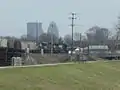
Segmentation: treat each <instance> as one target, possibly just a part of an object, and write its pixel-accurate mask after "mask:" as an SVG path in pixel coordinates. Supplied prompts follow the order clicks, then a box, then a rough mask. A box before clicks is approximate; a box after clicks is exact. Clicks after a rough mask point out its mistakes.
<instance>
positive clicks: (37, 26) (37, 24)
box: [36, 22, 39, 44]
mask: <svg viewBox="0 0 120 90" xmlns="http://www.w3.org/2000/svg"><path fill="white" fill-rule="evenodd" d="M38 30H39V22H37V23H36V44H38V40H39V39H38V38H39V36H38V33H39V32H38Z"/></svg>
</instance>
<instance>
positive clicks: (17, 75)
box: [0, 61, 120, 90]
mask: <svg viewBox="0 0 120 90" xmlns="http://www.w3.org/2000/svg"><path fill="white" fill-rule="evenodd" d="M0 90H120V62H113V61H110V62H95V63H86V64H83V63H81V64H74V65H59V66H49V67H48V66H47V67H35V68H33V67H32V68H14V69H0Z"/></svg>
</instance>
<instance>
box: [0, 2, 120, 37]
mask: <svg viewBox="0 0 120 90" xmlns="http://www.w3.org/2000/svg"><path fill="white" fill-rule="evenodd" d="M119 3H120V1H119V0H114V1H113V0H111V1H110V0H90V1H88V0H79V1H78V0H65V1H64V0H50V1H48V0H1V1H0V13H1V15H0V30H1V33H0V35H1V36H8V35H11V36H16V37H20V36H21V35H23V34H25V33H26V31H27V30H26V23H27V22H35V21H36V20H39V21H41V22H42V23H43V30H44V31H47V27H48V25H49V22H51V21H55V22H56V23H57V26H58V28H59V31H60V36H64V35H65V34H71V28H70V27H69V25H70V24H71V21H70V20H69V19H68V17H69V16H70V14H69V13H70V12H72V11H73V12H76V13H77V17H79V18H80V19H78V20H76V21H75V23H76V24H78V25H82V26H76V27H75V29H74V32H76V31H79V32H82V33H83V32H85V31H86V30H88V29H89V28H91V27H92V26H94V25H98V26H100V27H105V28H108V29H110V30H111V29H113V28H114V25H115V24H116V23H117V17H118V16H119V12H120V10H119V8H120V6H119ZM113 31H114V30H113Z"/></svg>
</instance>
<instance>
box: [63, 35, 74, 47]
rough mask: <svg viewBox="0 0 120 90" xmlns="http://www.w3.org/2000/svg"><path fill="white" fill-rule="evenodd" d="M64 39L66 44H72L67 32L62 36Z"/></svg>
mask: <svg viewBox="0 0 120 90" xmlns="http://www.w3.org/2000/svg"><path fill="white" fill-rule="evenodd" d="M64 41H65V43H66V44H67V45H71V44H72V36H71V35H69V34H67V35H65V36H64Z"/></svg>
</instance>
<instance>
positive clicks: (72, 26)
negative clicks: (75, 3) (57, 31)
mask: <svg viewBox="0 0 120 90" xmlns="http://www.w3.org/2000/svg"><path fill="white" fill-rule="evenodd" d="M71 15H72V16H71V18H70V19H71V20H72V24H71V28H72V44H71V61H72V56H73V30H74V26H75V25H74V20H75V19H77V18H76V17H75V15H76V13H73V12H72V13H71Z"/></svg>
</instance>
